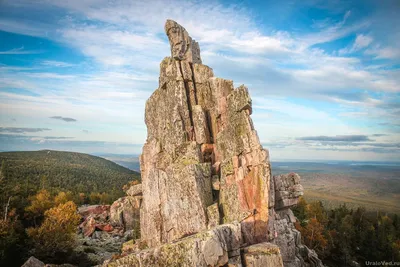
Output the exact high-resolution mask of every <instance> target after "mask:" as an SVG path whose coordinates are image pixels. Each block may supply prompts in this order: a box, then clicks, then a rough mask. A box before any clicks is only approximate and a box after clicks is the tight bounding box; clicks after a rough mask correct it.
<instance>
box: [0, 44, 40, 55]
mask: <svg viewBox="0 0 400 267" xmlns="http://www.w3.org/2000/svg"><path fill="white" fill-rule="evenodd" d="M40 53H43V51H35V50H25V49H24V47H23V46H21V47H19V48H13V49H10V50H7V51H0V55H28V54H40Z"/></svg>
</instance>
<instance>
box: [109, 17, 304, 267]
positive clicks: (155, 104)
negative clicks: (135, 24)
mask: <svg viewBox="0 0 400 267" xmlns="http://www.w3.org/2000/svg"><path fill="white" fill-rule="evenodd" d="M165 33H166V34H167V36H168V39H169V43H170V46H171V56H170V57H166V58H164V59H163V61H162V62H161V64H160V77H159V86H158V88H157V89H156V90H155V91H154V92H153V94H152V95H151V96H150V98H149V99H148V100H147V102H146V108H145V123H146V126H147V139H146V143H145V144H144V146H143V151H142V154H141V156H140V169H141V178H142V184H141V192H142V195H143V201H142V203H141V208H140V228H141V241H140V244H146V246H148V248H147V249H143V250H140V251H137V247H136V246H133V245H132V244H131V243H127V244H126V245H125V248H126V249H125V250H126V251H132V254H130V255H127V256H125V257H122V258H120V259H118V260H116V261H111V262H108V263H105V264H104V266H231V267H233V266H236V267H239V266H255V267H261V266H282V262H283V263H285V260H282V256H281V251H283V252H284V253H286V254H285V255H286V256H285V257H286V258H290V257H292V256H293V257H294V256H296V257H297V254H296V253H297V252H296V251H293V250H292V249H289V250H288V249H286V248H284V247H281V246H280V245H281V243H282V244H283V242H284V240H283V239H282V240H280V239H276V238H275V239H274V238H272V237H271V231H273V229H275V228H278V227H280V226H282V229H283V230H285V229H292V228H290V226H289V225H288V224H286V225H284V224H279V225H278V224H274V222H276V220H275V218H277V216H279V213H278V212H275V209H274V208H276V209H278V208H279V207H282V209H284V208H286V207H289V206H291V205H293V204H295V202H296V198H298V196H299V192H300V191H302V187H301V185H299V183H298V182H299V179H297V176H296V175H291V176H288V179H286V180H285V179H275V180H274V179H271V166H270V162H269V153H268V151H267V150H266V149H264V148H263V147H262V146H261V143H260V140H259V137H258V135H257V132H256V130H255V127H254V124H253V121H252V119H251V114H252V101H251V97H250V94H249V90H248V88H247V87H246V86H244V85H241V86H239V87H238V88H234V86H233V81H231V80H225V79H222V78H217V77H214V73H213V70H212V69H211V68H210V67H208V66H206V65H203V64H202V61H201V56H200V47H199V44H198V43H197V42H195V41H194V40H193V39H192V38H191V37H190V35H189V34H188V32H187V31H186V29H185V28H183V27H182V26H181V25H179V24H178V23H177V22H175V21H173V20H167V22H166V24H165ZM280 181H282V183H280ZM285 181H286V182H285ZM292 181H293V182H294V184H293V185H292V183H291V182H292ZM271 188H273V194H271V191H270V190H271ZM132 190H133V189H132ZM135 190H136V189H135ZM288 191H289V192H290V193H288V194H286V192H288ZM132 194H136V193H132ZM279 212H280V211H279ZM285 214H289V215H290V213H288V212H287V213H285ZM285 214H283V213H282V215H281V216H285ZM289 217H290V216H289ZM220 224H222V225H220ZM296 240H298V238H297V239H296ZM268 241H271V242H274V243H276V244H271V243H268ZM280 241H282V242H280ZM296 242H297V241H296ZM295 248H296V247H295ZM286 262H287V261H286ZM301 264H304V261H300V262H299V265H291V266H299V267H300V266H304V265H301Z"/></svg>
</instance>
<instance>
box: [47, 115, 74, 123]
mask: <svg viewBox="0 0 400 267" xmlns="http://www.w3.org/2000/svg"><path fill="white" fill-rule="evenodd" d="M49 118H50V119H55V120H62V121H66V122H72V121H76V119H74V118H68V117H62V116H53V117H49Z"/></svg>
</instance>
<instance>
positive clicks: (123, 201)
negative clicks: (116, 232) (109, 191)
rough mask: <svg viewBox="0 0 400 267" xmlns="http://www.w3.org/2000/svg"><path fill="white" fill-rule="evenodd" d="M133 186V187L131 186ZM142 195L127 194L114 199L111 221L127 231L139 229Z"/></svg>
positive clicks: (111, 208)
mask: <svg viewBox="0 0 400 267" xmlns="http://www.w3.org/2000/svg"><path fill="white" fill-rule="evenodd" d="M131 188H132V187H131ZM141 203H142V196H134V197H132V196H126V197H122V198H119V199H118V200H116V201H114V203H113V204H112V205H111V207H110V223H111V225H113V226H115V227H123V228H124V230H125V231H127V230H132V229H139V227H140V226H139V220H140V218H139V217H140V206H141Z"/></svg>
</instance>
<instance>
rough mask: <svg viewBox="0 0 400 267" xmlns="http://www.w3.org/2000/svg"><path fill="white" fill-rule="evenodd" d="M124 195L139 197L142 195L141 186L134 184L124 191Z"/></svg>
mask: <svg viewBox="0 0 400 267" xmlns="http://www.w3.org/2000/svg"><path fill="white" fill-rule="evenodd" d="M126 194H127V195H128V196H130V197H134V196H139V195H141V194H142V184H136V185H132V186H131V187H129V189H128V190H126Z"/></svg>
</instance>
